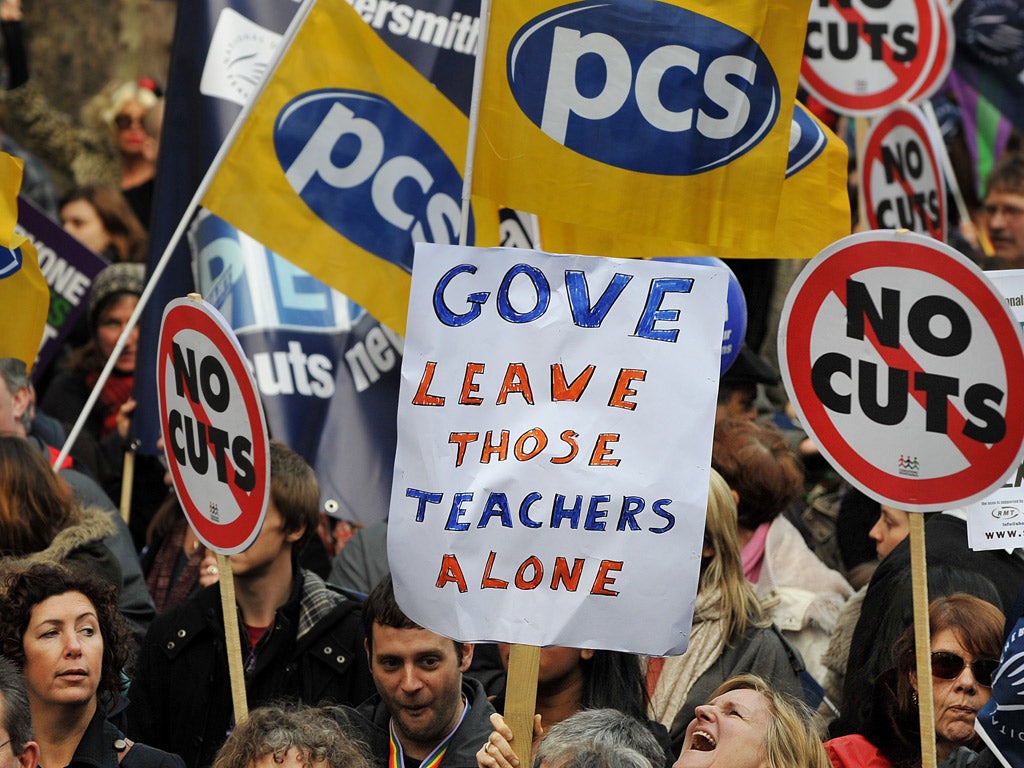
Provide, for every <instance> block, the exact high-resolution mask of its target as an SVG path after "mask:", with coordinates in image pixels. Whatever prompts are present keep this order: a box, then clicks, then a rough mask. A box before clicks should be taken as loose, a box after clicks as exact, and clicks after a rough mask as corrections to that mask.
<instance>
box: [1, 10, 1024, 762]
mask: <svg viewBox="0 0 1024 768" xmlns="http://www.w3.org/2000/svg"><path fill="white" fill-rule="evenodd" d="M20 23H21V11H20V3H19V2H18V0H4V2H3V3H0V28H2V32H3V42H4V45H3V55H4V59H5V64H6V71H7V82H6V90H5V91H4V92H3V95H2V98H0V104H2V106H3V107H4V112H3V119H4V122H5V123H6V124H7V125H8V126H9V127H11V128H14V129H16V130H17V133H18V135H19V137H20V138H21V140H22V143H20V144H15V143H13V141H12V140H11V139H10V138H9V137H8V136H7V135H6V134H2V138H3V140H4V143H3V149H4V150H5V151H11V152H14V153H17V154H19V156H22V157H24V158H25V159H26V163H27V164H26V168H27V172H26V186H25V188H24V190H23V193H24V195H25V196H26V197H29V198H30V199H33V200H34V201H35V202H36V203H37V204H38V205H39V207H40V208H42V209H43V210H45V211H47V212H48V213H50V214H51V215H52V216H53V217H54V219H55V221H59V222H60V223H61V224H62V225H63V226H64V227H65V229H66V230H67V231H68V232H69V233H70V234H72V235H73V236H74V237H75V238H77V239H78V240H79V241H80V242H81V243H82V244H83V245H84V246H85V247H87V248H89V249H91V250H92V251H94V252H96V253H97V254H99V255H101V256H102V257H103V258H104V259H106V260H107V261H108V262H109V263H110V265H109V266H108V267H107V268H106V269H104V270H103V272H102V273H101V274H100V275H99V276H98V277H97V279H96V280H95V282H94V284H93V286H92V289H91V293H90V295H89V298H88V301H87V307H86V312H85V314H84V315H83V317H82V319H81V320H80V322H79V323H78V325H77V327H76V328H74V329H73V331H72V332H71V334H70V335H68V336H67V338H66V340H65V349H64V353H63V354H62V355H61V356H59V357H58V358H57V359H56V361H55V362H54V363H53V364H52V365H51V370H49V371H47V372H46V373H45V375H44V376H43V377H40V378H37V379H36V383H35V384H33V382H32V380H30V378H29V370H28V368H27V366H26V365H25V364H24V363H23V362H22V361H19V360H15V359H12V358H4V359H0V755H2V760H0V768H4V766H8V765H9V766H11V768H13V766H14V765H15V764H17V765H19V766H21V768H36V767H37V766H38V765H45V766H46V768H61V766H69V767H73V768H116V766H118V765H124V766H125V768H210V767H211V766H212V768H271V767H272V764H273V765H281V764H285V765H286V766H294V768H298V766H302V767H303V768H311V767H314V766H315V768H370V766H374V768H384V767H385V766H387V768H438V766H444V768H475V767H477V766H479V768H520V766H521V764H522V761H523V760H532V762H533V763H534V764H535V765H537V766H547V768H565V767H569V768H669V767H670V766H675V768H705V767H710V766H723V767H728V768H828V766H832V767H833V768H856V767H857V766H865V767H870V768H917V766H920V765H922V750H921V742H922V734H921V726H920V718H919V698H918V689H919V683H920V680H921V676H922V675H929V674H930V675H931V679H932V686H931V688H932V690H933V696H932V700H933V706H934V713H933V721H934V730H935V732H934V743H935V752H936V754H937V757H938V760H939V762H940V765H942V766H945V767H947V768H961V767H963V766H970V765H973V766H975V768H984V767H985V766H990V765H994V764H995V762H994V760H995V758H994V757H993V755H992V754H991V752H989V751H988V750H987V749H986V748H985V747H984V746H983V744H982V743H981V742H980V740H979V739H978V737H977V735H976V733H975V730H974V722H975V718H976V716H977V713H978V711H979V710H980V709H981V707H982V706H983V705H984V704H985V702H986V701H988V700H989V698H990V696H991V691H992V685H993V675H994V673H995V671H996V668H997V666H998V664H999V659H1000V655H1001V652H1002V648H1003V642H1004V638H1005V636H1006V633H1007V631H1008V626H1009V627H1012V626H1013V624H1014V621H1015V620H1016V618H1017V617H1018V616H1020V615H1021V605H1022V604H1024V554H1022V551H1021V550H1012V551H1006V550H995V551H991V552H974V551H972V550H970V549H969V548H968V546H967V536H966V528H965V521H964V516H963V513H962V512H960V511H959V510H946V511H944V512H942V513H938V514H934V515H930V516H929V519H928V523H927V539H926V540H927V545H926V546H927V550H928V551H927V555H928V563H929V566H928V574H927V577H928V590H929V595H930V597H931V603H930V605H929V614H928V622H929V631H930V638H931V641H930V642H931V647H930V660H931V668H930V669H928V670H919V669H918V667H917V661H916V658H917V657H916V655H915V647H916V642H915V641H916V638H915V633H914V628H913V621H912V607H913V600H912V592H911V584H910V581H911V580H910V577H909V573H910V562H909V561H910V555H909V542H908V541H907V538H908V535H909V529H910V525H909V520H910V514H911V513H908V512H907V511H905V510H900V509H897V508H893V507H890V506H887V505H879V504H878V503H877V502H875V501H873V500H871V499H869V498H867V497H866V496H864V495H863V494H862V493H861V492H860V491H858V490H857V489H855V488H851V487H849V486H848V485H847V484H846V483H845V482H844V481H843V480H842V479H841V478H840V477H839V475H838V474H837V473H836V472H835V469H834V468H832V467H829V466H828V464H827V462H826V461H825V460H824V459H823V458H822V456H821V454H820V453H819V452H818V451H817V449H816V447H815V445H814V444H813V441H812V440H810V439H809V437H808V435H807V434H806V433H804V432H803V431H801V430H800V427H799V424H798V423H797V422H796V420H795V418H794V414H793V413H792V410H787V405H786V403H785V398H784V393H780V388H779V382H780V378H779V374H778V372H777V371H776V370H775V369H774V368H773V366H772V365H771V364H770V362H768V360H767V359H766V357H765V356H762V355H761V354H760V353H759V352H760V347H761V341H763V338H764V329H765V328H767V327H770V322H769V319H768V318H767V317H765V316H764V314H763V313H764V312H767V311H770V310H769V307H770V304H771V302H770V301H769V300H768V299H767V297H766V296H764V295H763V293H764V290H765V287H766V285H769V284H770V283H771V282H772V281H773V280H774V277H772V278H771V280H768V279H767V278H766V277H765V274H766V273H765V272H764V269H762V267H764V268H765V269H769V270H770V269H771V268H772V267H771V265H758V269H755V270H752V271H749V270H748V271H742V273H741V282H742V275H744V274H749V275H750V276H751V277H749V278H748V279H749V280H751V281H752V283H751V284H748V285H745V286H744V288H745V290H748V291H749V292H750V295H751V298H752V299H753V297H754V294H758V295H759V296H760V298H759V299H758V300H757V301H751V302H750V306H751V307H759V306H760V307H763V310H762V312H761V313H760V314H759V316H757V317H752V318H751V328H754V329H759V330H757V331H756V332H755V333H753V334H752V335H750V336H748V342H749V343H748V344H745V345H744V346H743V347H742V348H741V351H740V355H739V357H738V359H737V360H736V362H735V363H734V364H733V366H732V367H731V368H730V369H729V370H728V371H727V372H726V373H725V374H724V375H723V377H722V380H721V384H720V389H719V397H718V406H717V418H716V425H715V431H714V436H713V445H712V455H711V462H712V467H713V469H712V471H711V479H710V486H709V489H708V498H707V508H706V519H705V527H704V534H703V540H702V542H701V562H700V572H699V577H698V583H697V595H696V603H695V607H694V614H693V618H692V631H691V636H690V642H689V646H688V648H687V650H686V652H685V653H684V654H682V655H681V656H676V657H669V658H654V657H650V658H648V657H641V656H638V655H636V654H630V653H624V652H619V651H609V650H604V649H598V648H564V647H551V648H544V649H542V650H541V654H540V668H539V675H538V679H537V690H536V713H537V714H536V718H535V720H534V730H533V733H532V734H514V733H513V732H512V731H511V730H510V729H509V727H508V725H507V724H506V722H505V720H504V719H503V717H502V716H501V714H500V713H501V712H502V711H503V710H504V705H505V700H506V696H507V691H506V687H505V683H506V676H507V665H508V656H509V649H508V646H505V645H501V644H497V645H477V646H474V645H473V644H469V643H464V642H461V641H459V640H458V639H451V638H445V637H441V636H439V635H437V634H436V633H434V632H432V631H431V630H429V629H426V628H423V627H421V626H419V625H417V624H416V623H414V622H413V621H412V620H410V619H409V618H408V617H407V616H406V614H405V612H404V611H403V610H402V608H401V607H400V606H399V605H398V603H397V601H396V599H395V595H394V590H393V586H392V582H391V577H390V574H389V567H388V558H387V541H386V536H387V529H386V523H380V524H377V525H372V526H369V527H366V528H362V529H361V530H359V531H358V532H357V533H356V535H355V536H354V537H353V538H352V539H351V540H349V541H348V542H347V543H346V544H345V545H344V547H339V546H337V542H338V537H336V536H333V535H332V534H331V531H330V528H331V527H332V526H335V525H338V522H337V521H334V520H332V519H330V518H328V517H327V516H326V515H324V514H323V512H322V510H321V509H320V495H319V486H318V480H317V477H316V475H315V473H314V472H313V470H312V469H311V468H310V467H309V465H308V464H307V463H306V461H305V460H304V459H303V458H302V457H301V456H299V455H298V454H297V453H296V452H294V451H292V450H291V449H290V448H289V447H288V446H286V445H284V444H283V443H281V442H278V441H271V450H270V464H271V469H270V503H269V507H268V511H267V516H266V520H265V522H264V524H263V527H262V530H261V532H260V533H259V536H258V537H257V538H256V540H255V542H254V543H253V545H252V546H251V547H250V548H249V549H247V550H246V551H245V552H242V553H240V554H237V555H232V556H231V558H230V562H231V571H232V585H233V591H234V595H235V602H236V606H235V610H236V613H237V619H238V623H239V627H240V641H239V642H240V647H239V648H238V649H235V650H237V651H238V652H239V653H240V657H241V659H242V668H243V675H244V693H245V699H246V705H247V708H248V710H247V716H246V717H244V718H238V717H237V713H238V709H237V695H238V693H237V691H233V689H232V684H231V683H232V681H231V679H230V675H229V666H228V663H227V656H228V650H229V649H228V646H227V644H228V642H229V641H228V639H227V638H228V635H227V634H226V633H225V627H226V624H227V623H228V622H226V621H225V617H224V615H223V607H222V601H221V587H222V584H221V581H220V576H221V574H220V565H219V561H218V559H217V558H216V557H215V556H214V554H213V553H211V552H209V551H207V550H206V549H205V548H204V546H203V544H202V542H201V541H200V540H199V539H198V538H197V536H196V535H195V533H194V532H193V531H192V529H191V528H190V527H189V526H188V524H187V522H186V520H185V517H184V515H183V513H182V510H181V505H180V503H179V502H178V499H177V497H176V496H175V494H174V492H173V490H172V489H170V488H169V480H168V479H167V478H166V477H165V474H164V470H163V467H162V466H161V464H160V462H159V461H158V460H157V459H155V458H152V457H150V458H146V457H141V456H140V457H138V463H137V464H135V465H134V466H133V469H132V475H134V480H133V482H132V485H131V489H132V493H130V494H129V495H128V498H129V501H128V504H127V506H125V505H124V504H122V505H121V508H120V509H119V508H118V506H117V505H115V503H114V502H115V501H117V500H119V499H120V498H121V494H122V486H123V484H124V481H125V469H124V467H125V466H126V465H125V459H126V456H129V455H131V434H132V430H131V422H132V418H133V412H134V409H135V402H134V400H133V399H132V395H133V382H134V374H135V365H136V352H137V344H138V332H137V331H135V332H134V333H133V334H132V335H130V336H129V337H128V338H127V339H126V343H125V344H124V345H123V349H122V350H121V351H120V353H119V357H118V358H117V360H116V362H115V363H114V366H113V373H112V375H111V376H110V377H109V378H108V379H107V380H106V381H105V382H104V383H103V384H102V389H101V392H100V394H99V399H98V400H97V402H96V405H95V407H94V408H93V410H92V412H91V413H90V414H89V415H88V419H87V420H86V421H85V426H84V429H83V431H82V432H81V434H80V435H79V437H78V439H77V441H76V442H75V444H74V446H73V447H72V449H71V455H70V456H69V457H68V458H67V460H66V461H65V462H64V464H63V465H62V466H60V467H58V468H57V471H56V472H54V471H53V469H52V468H51V465H52V463H53V462H54V460H55V459H56V458H57V456H58V454H59V452H60V449H61V447H62V446H63V444H64V442H65V440H66V438H67V435H68V433H69V430H70V428H71V426H72V425H73V424H74V423H75V422H76V421H77V419H78V417H79V415H80V414H81V412H82V409H83V407H84V405H85V403H86V401H87V399H88V398H89V395H90V393H91V392H92V390H93V388H94V387H95V386H96V385H97V382H98V378H99V374H100V371H101V369H102V368H103V367H104V365H105V364H106V363H107V362H108V360H109V358H110V356H111V355H112V353H113V350H114V348H115V345H116V343H117V341H118V339H119V337H120V336H121V334H122V331H123V329H124V327H125V324H126V323H127V321H128V318H129V317H130V315H131V314H132V311H133V310H134V308H135V307H136V305H137V303H138V301H139V298H140V296H141V295H142V293H143V288H144V281H145V269H144V265H143V262H144V261H145V257H146V249H147V227H148V225H149V221H150V214H151V212H152V205H153V197H152V190H153V183H154V178H155V176H156V173H157V170H158V169H157V162H156V158H157V147H158V143H159V138H160V130H161V120H162V108H163V94H162V90H161V88H160V87H159V86H158V85H157V83H156V82H155V81H153V80H151V79H149V78H139V79H135V80H128V81H121V80H118V81H115V82H111V83H110V84H109V85H108V86H107V87H106V88H104V89H103V91H102V92H101V93H99V94H97V95H96V96H95V98H93V99H91V100H90V101H89V103H88V104H87V106H86V108H85V109H84V110H83V114H82V116H81V118H80V119H77V118H73V117H71V116H69V115H65V114H61V113H59V112H58V111H56V110H55V109H54V108H53V106H52V105H50V104H49V103H48V101H47V99H46V94H45V93H44V91H43V90H42V89H41V87H40V86H39V84H38V83H37V82H36V81H35V80H34V79H33V78H32V77H31V76H30V67H29V61H28V59H27V55H26V47H25V45H24V41H23V40H22V30H21V26H20ZM32 153H36V154H38V155H40V156H44V157H45V158H46V159H47V162H48V163H50V164H51V165H56V166H58V170H59V171H60V174H61V175H62V176H64V177H66V178H68V179H70V180H71V184H70V186H69V187H68V188H67V189H65V190H62V192H61V194H59V195H58V194H57V192H56V187H55V185H54V184H53V183H52V181H51V180H50V179H49V178H48V177H47V173H46V170H45V169H44V168H43V167H42V166H41V165H40V164H39V163H38V162H37V160H36V159H35V157H34V156H33V154H32ZM961 224H962V225H963V227H964V228H963V237H961V238H959V239H958V247H960V248H961V249H965V250H966V251H969V255H970V257H971V258H972V259H974V260H975V261H976V262H978V263H979V264H981V265H982V266H983V267H984V268H986V269H1005V268H1024V152H1022V151H1021V148H1020V146H1019V137H1016V136H1015V137H1014V139H1013V141H1012V142H1011V145H1009V146H1008V148H1007V149H1006V151H1005V153H1004V156H1003V158H1002V160H1001V162H1000V163H999V164H998V165H996V167H995V168H994V169H993V171H992V172H991V174H990V175H989V176H988V178H987V179H986V191H985V194H984V196H983V198H982V201H981V204H980V206H979V208H978V210H977V219H976V221H975V222H973V224H975V225H976V227H975V228H972V227H970V226H968V224H969V223H968V222H961ZM772 274H774V273H772ZM133 458H134V457H133ZM126 519H127V522H126ZM342 524H343V525H348V522H347V521H344V522H343V523H342ZM1008 620H1009V621H1008ZM931 739H932V734H931V733H927V734H925V739H924V740H925V741H926V742H930V741H931Z"/></svg>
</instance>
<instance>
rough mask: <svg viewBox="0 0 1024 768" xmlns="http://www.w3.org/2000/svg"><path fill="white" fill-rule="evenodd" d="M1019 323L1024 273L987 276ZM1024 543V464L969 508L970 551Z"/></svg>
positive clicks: (1023, 301)
mask: <svg viewBox="0 0 1024 768" xmlns="http://www.w3.org/2000/svg"><path fill="white" fill-rule="evenodd" d="M985 276H986V277H988V279H989V280H990V281H992V284H993V285H995V287H996V289H997V290H998V291H999V292H1000V293H1001V294H1002V296H1003V298H1004V299H1005V301H1006V306H1007V308H1009V310H1010V313H1011V314H1012V315H1013V316H1014V318H1016V320H1017V322H1018V323H1020V324H1021V326H1024V269H1006V270H996V271H992V272H986V273H985ZM1021 540H1024V464H1018V465H1017V466H1016V467H1013V468H1012V469H1011V471H1010V472H1009V474H1008V476H1007V478H1006V482H1004V483H1003V484H1002V485H1001V486H1000V487H999V488H998V489H997V490H996V491H995V492H994V493H992V494H991V495H990V496H987V497H986V498H984V499H982V500H981V501H979V502H977V503H976V504H971V505H969V506H968V507H967V543H968V544H969V545H970V547H971V549H977V550H982V549H1004V548H1013V547H1016V546H1019V545H1020V544H1019V542H1020V541H1021Z"/></svg>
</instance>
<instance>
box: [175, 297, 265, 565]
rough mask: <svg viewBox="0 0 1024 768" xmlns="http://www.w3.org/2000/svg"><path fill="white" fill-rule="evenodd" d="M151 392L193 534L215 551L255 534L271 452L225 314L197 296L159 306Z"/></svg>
mask: <svg viewBox="0 0 1024 768" xmlns="http://www.w3.org/2000/svg"><path fill="white" fill-rule="evenodd" d="M157 395H158V397H159V404H160V426H161V431H162V434H163V440H164V452H165V454H166V457H167V465H168V468H169V469H170V472H171V478H172V479H173V481H174V489H175V491H176V492H177V494H178V500H179V501H180V502H181V507H182V509H183V510H184V512H185V516H186V517H187V518H188V521H189V525H191V526H192V530H193V531H195V534H196V536H197V537H198V538H199V540H200V541H201V542H202V543H203V545H204V546H206V547H207V548H208V549H212V550H214V551H215V552H217V553H218V554H220V555H232V554H235V553H236V552H242V551H243V550H245V549H246V548H247V547H248V546H249V545H250V544H252V542H253V541H254V540H255V539H256V536H257V535H259V532H260V527H261V526H262V525H263V518H264V516H265V514H266V509H267V501H268V499H269V495H270V455H269V448H268V438H267V428H266V424H265V423H264V420H263V408H262V406H261V405H260V400H259V396H258V394H257V392H256V385H255V382H254V381H253V379H252V374H251V373H250V372H249V367H248V363H247V362H246V359H245V356H244V355H243V354H242V350H241V347H240V346H239V345H238V340H237V339H236V338H235V336H234V333H232V331H231V328H230V327H229V326H228V324H227V322H226V321H225V320H224V318H223V317H222V316H221V315H220V313H219V312H217V311H216V310H215V309H213V307H211V306H210V305H209V304H207V303H206V302H204V301H202V300H201V299H198V298H196V299H192V298H188V299H176V300H174V301H172V302H171V303H170V304H168V305H167V308H166V309H165V310H164V319H163V324H162V325H161V327H160V348H159V351H158V355H157Z"/></svg>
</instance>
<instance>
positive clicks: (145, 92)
mask: <svg viewBox="0 0 1024 768" xmlns="http://www.w3.org/2000/svg"><path fill="white" fill-rule="evenodd" d="M132 101H134V102H137V103H138V104H139V105H141V106H142V107H143V109H146V110H147V111H148V110H150V109H152V108H153V107H155V106H156V105H157V102H158V101H159V97H157V95H156V94H155V93H153V91H152V90H150V89H149V88H148V87H146V86H144V85H140V84H139V83H138V81H136V80H129V81H127V82H125V81H122V80H115V81H112V82H110V83H107V84H106V85H105V86H104V88H103V90H102V91H100V92H99V93H97V94H96V95H95V96H93V97H92V98H91V99H89V101H88V102H86V104H85V106H83V107H82V122H84V123H87V124H91V125H95V126H97V127H99V126H102V127H103V128H105V129H107V130H109V129H110V128H113V127H114V118H116V117H117V116H118V114H120V112H121V110H122V109H124V105H125V104H128V103H129V102H132Z"/></svg>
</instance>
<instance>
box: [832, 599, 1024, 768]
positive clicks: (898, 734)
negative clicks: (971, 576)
mask: <svg viewBox="0 0 1024 768" xmlns="http://www.w3.org/2000/svg"><path fill="white" fill-rule="evenodd" d="M1004 622H1005V618H1004V616H1003V614H1002V612H1001V611H1000V610H999V609H998V608H996V607H995V606H993V605H992V604H991V603H989V602H986V601H985V600H982V599H980V598H977V597H974V596H972V595H967V594H963V593H957V594H953V595H949V596H947V597H940V598H937V599H936V600H933V601H932V602H931V605H930V606H929V608H928V624H929V631H930V633H931V674H932V698H933V703H934V708H935V718H934V719H935V752H936V757H937V759H938V762H939V765H940V766H943V765H945V766H964V765H969V764H970V763H971V762H973V760H974V758H975V757H976V755H975V754H974V752H973V749H972V748H973V747H977V746H978V743H979V742H978V737H977V735H976V734H975V731H974V720H975V718H976V717H977V714H978V710H980V709H981V707H982V706H983V705H984V704H985V702H987V701H988V700H989V697H990V696H991V695H992V688H991V686H992V676H993V674H994V673H995V671H996V667H997V666H999V654H1000V651H1001V650H1002V646H1003V625H1004ZM895 656H896V667H895V669H892V670H889V672H887V673H885V674H883V675H881V676H880V677H879V678H878V680H877V681H876V682H875V686H874V697H873V701H872V707H871V712H870V715H869V718H868V722H867V724H866V726H865V728H864V731H863V734H855V735H850V736H841V737H839V738H836V739H832V740H831V741H828V742H826V743H825V749H826V751H827V752H828V755H829V758H830V759H831V760H832V765H833V766H834V767H835V768H857V767H858V766H864V767H868V766H870V768H887V766H892V767H893V768H916V767H917V766H920V765H921V738H920V728H919V725H918V709H917V707H918V696H917V690H918V679H919V678H918V673H917V665H916V656H915V649H914V628H913V626H911V627H909V628H908V629H907V630H906V631H905V632H904V633H903V635H902V636H901V637H900V639H899V641H898V642H897V643H896V648H895Z"/></svg>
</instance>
